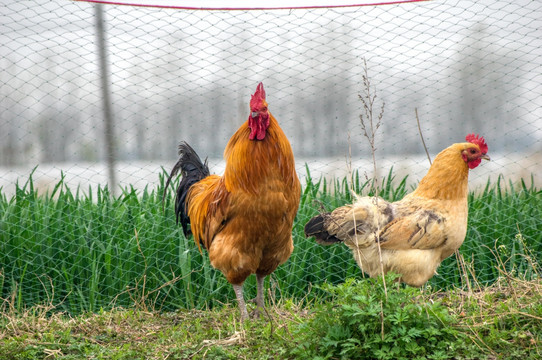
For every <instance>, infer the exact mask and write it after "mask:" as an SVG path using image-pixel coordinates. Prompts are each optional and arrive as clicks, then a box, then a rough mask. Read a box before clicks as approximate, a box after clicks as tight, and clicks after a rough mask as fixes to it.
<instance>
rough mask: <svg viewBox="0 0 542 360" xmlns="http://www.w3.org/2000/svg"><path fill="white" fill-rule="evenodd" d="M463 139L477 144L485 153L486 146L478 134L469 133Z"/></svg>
mask: <svg viewBox="0 0 542 360" xmlns="http://www.w3.org/2000/svg"><path fill="white" fill-rule="evenodd" d="M465 140H467V141H468V142H470V143H473V144H476V145H478V147H479V148H480V151H481V152H482V154H487V150H488V148H487V144H486V141H485V140H484V137H483V136H480V135H478V134H476V135H474V134H469V135H467V136H466V137H465Z"/></svg>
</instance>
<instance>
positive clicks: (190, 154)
mask: <svg viewBox="0 0 542 360" xmlns="http://www.w3.org/2000/svg"><path fill="white" fill-rule="evenodd" d="M179 170H180V171H181V176H182V179H181V182H180V183H179V186H178V187H177V191H176V193H177V195H176V197H175V218H176V220H177V223H179V221H180V222H181V225H182V227H183V232H184V235H185V236H188V235H189V234H190V229H188V224H190V218H189V217H188V212H187V203H186V197H187V195H188V191H189V189H190V187H191V186H192V185H194V184H195V183H197V182H198V181H200V180H201V179H203V178H206V177H207V176H209V174H210V173H209V167H208V166H207V159H205V162H202V161H201V159H200V157H199V156H198V154H196V152H195V151H194V149H192V147H191V146H190V145H188V143H186V142H184V141H183V142H181V143H180V144H179V160H177V163H176V164H175V166H173V169H171V172H170V174H169V177H168V179H167V181H166V186H165V188H164V198H165V196H166V191H167V188H168V186H169V183H170V182H171V180H172V179H173V177H174V176H175V175H177V174H178V172H179Z"/></svg>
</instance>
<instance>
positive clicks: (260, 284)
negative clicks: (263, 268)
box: [251, 274, 265, 318]
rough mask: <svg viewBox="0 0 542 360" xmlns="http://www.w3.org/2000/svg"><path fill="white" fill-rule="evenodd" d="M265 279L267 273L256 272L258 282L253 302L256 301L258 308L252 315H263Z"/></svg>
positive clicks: (255, 316)
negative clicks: (259, 273)
mask: <svg viewBox="0 0 542 360" xmlns="http://www.w3.org/2000/svg"><path fill="white" fill-rule="evenodd" d="M264 280H265V275H258V274H256V283H257V293H256V298H255V299H252V300H251V302H253V303H256V309H254V311H253V312H252V317H254V318H259V317H261V316H262V310H265V309H264V295H263V281H264Z"/></svg>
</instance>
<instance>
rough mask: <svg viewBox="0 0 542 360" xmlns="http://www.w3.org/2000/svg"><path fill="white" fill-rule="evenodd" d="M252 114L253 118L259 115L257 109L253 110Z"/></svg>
mask: <svg viewBox="0 0 542 360" xmlns="http://www.w3.org/2000/svg"><path fill="white" fill-rule="evenodd" d="M250 116H252V118H253V119H254V118H257V117H258V112H257V111H253V112H252V113H251V114H250Z"/></svg>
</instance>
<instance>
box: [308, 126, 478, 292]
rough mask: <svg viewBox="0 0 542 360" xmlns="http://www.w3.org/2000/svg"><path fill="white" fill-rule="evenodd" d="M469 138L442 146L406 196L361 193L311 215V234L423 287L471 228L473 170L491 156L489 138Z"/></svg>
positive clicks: (373, 269) (371, 270)
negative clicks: (391, 198) (394, 198)
mask: <svg viewBox="0 0 542 360" xmlns="http://www.w3.org/2000/svg"><path fill="white" fill-rule="evenodd" d="M466 141H467V142H464V143H457V144H453V145H451V146H450V147H448V148H446V149H444V150H443V151H441V152H440V153H439V154H438V155H437V156H436V158H435V161H434V162H433V164H432V165H431V167H430V168H429V171H428V173H427V174H426V175H425V177H424V178H423V179H422V180H421V181H420V183H419V184H418V187H417V189H416V190H414V191H413V192H412V193H410V194H408V195H406V196H405V197H404V198H403V199H402V200H400V201H397V202H393V203H389V202H387V201H385V200H384V199H382V198H376V197H357V199H356V200H355V202H354V203H353V204H351V205H345V206H342V207H339V208H337V209H335V210H333V211H332V212H331V213H325V214H320V215H317V216H315V217H313V218H312V219H310V220H309V221H308V222H307V224H306V225H305V236H307V237H310V236H314V237H315V238H316V241H317V242H318V243H320V244H322V245H330V244H333V243H338V242H344V244H346V246H348V247H349V248H350V249H351V250H352V252H353V255H354V258H355V260H356V262H357V264H358V265H359V267H360V268H361V270H362V271H363V272H365V273H367V274H369V276H371V277H375V276H378V275H379V274H382V273H387V272H388V271H393V272H395V273H397V274H399V275H400V280H401V281H402V282H404V283H406V284H408V285H411V286H415V287H420V286H422V285H423V284H425V283H426V282H427V281H428V280H429V279H430V278H431V277H432V276H433V275H434V274H435V271H436V269H437V267H438V266H439V265H440V263H441V262H442V261H443V260H444V259H446V258H447V257H448V256H450V255H451V254H453V253H454V252H455V251H456V250H457V249H458V248H459V247H460V246H461V244H462V243H463V240H464V239H465V235H466V233H467V217H468V203H467V193H468V175H469V169H474V168H475V167H477V166H478V165H479V164H480V162H481V161H482V159H485V160H489V156H488V155H487V151H488V147H487V145H486V143H485V140H484V138H483V137H479V136H478V135H474V134H470V135H467V137H466ZM379 244H380V248H379V246H378V245H379ZM381 261H382V262H381Z"/></svg>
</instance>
